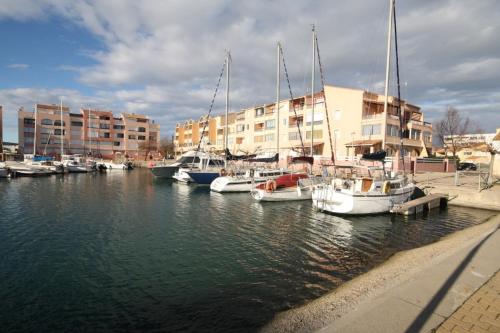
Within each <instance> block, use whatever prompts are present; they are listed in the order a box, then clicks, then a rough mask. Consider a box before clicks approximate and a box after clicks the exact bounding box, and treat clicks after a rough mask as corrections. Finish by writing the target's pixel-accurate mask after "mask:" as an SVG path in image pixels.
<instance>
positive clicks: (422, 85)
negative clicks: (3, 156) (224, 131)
mask: <svg viewBox="0 0 500 333" xmlns="http://www.w3.org/2000/svg"><path fill="white" fill-rule="evenodd" d="M396 13H397V29H398V48H399V64H400V75H401V82H402V98H403V99H405V100H407V101H409V102H410V103H412V104H415V105H418V106H420V107H421V108H422V110H423V112H424V117H425V120H426V121H429V122H433V121H435V120H437V119H440V118H441V117H442V116H443V114H444V112H445V111H446V109H447V108H448V107H455V108H457V109H458V110H460V112H461V113H462V114H463V116H464V117H469V118H470V119H471V120H472V121H473V122H474V124H475V127H476V128H477V129H478V130H482V131H484V132H486V133H493V132H495V129H496V128H497V127H500V20H499V19H498V18H499V17H500V2H499V1H498V0H480V1H465V0H461V1H458V0H440V1H435V0H419V1H397V2H396ZM387 20H388V1H387V0H350V1H331V0H330V1H328V0H315V1H312V0H296V1H284V0H283V1H280V0H274V1H273V0H267V1H264V0H255V1H229V0H211V1H189V0H157V1H155V0H144V1H136V0H100V1H98V0H2V1H0V46H1V47H0V105H3V107H4V140H5V141H14V142H17V110H18V109H19V108H20V107H24V108H25V109H33V105H34V103H36V102H39V103H47V104H52V103H54V104H58V103H59V100H60V99H61V98H62V99H63V103H64V104H65V105H69V106H70V108H71V111H72V112H78V110H79V108H80V107H82V106H85V107H91V108H97V109H106V110H112V111H113V112H115V113H120V112H136V113H143V114H146V115H149V116H150V117H151V118H152V119H154V120H155V121H156V122H158V123H159V124H160V125H161V128H162V129H161V132H162V136H163V137H166V136H170V135H172V134H173V132H174V131H175V124H176V123H177V122H179V121H183V120H187V119H189V118H193V119H197V118H199V117H201V116H202V115H204V114H206V113H207V112H208V110H209V106H210V102H211V99H212V96H213V94H214V90H215V86H216V83H217V80H218V77H219V73H220V70H221V67H222V64H223V62H224V57H225V54H226V50H230V52H231V56H232V64H231V71H230V74H231V75H230V94H229V100H230V110H231V111H237V110H240V109H242V108H248V107H252V106H257V105H262V104H266V103H272V102H273V101H274V100H275V99H276V96H275V95H276V91H275V90H276V89H275V85H276V44H277V42H278V41H279V42H281V44H282V45H283V49H284V56H285V61H286V65H287V70H288V72H289V76H290V80H291V88H292V91H293V95H294V96H301V95H305V94H308V93H310V91H311V73H312V38H311V25H312V24H314V25H315V26H316V31H317V36H318V44H319V50H320V56H321V61H322V65H323V66H322V67H323V68H322V69H323V73H324V77H325V81H326V84H331V85H337V86H343V87H351V88H359V89H366V90H370V91H374V92H378V93H383V86H384V71H385V57H386V39H387ZM392 63H393V66H392V67H391V75H392V79H391V80H390V93H391V94H396V90H395V86H396V81H395V79H394V78H395V75H394V74H395V66H394V61H393V62H392ZM315 77H316V80H315V90H319V89H320V79H319V77H320V75H319V71H318V66H316V74H315ZM284 80H285V78H284V76H282V83H281V87H282V89H281V92H280V94H281V96H282V99H285V98H288V97H289V92H288V88H287V87H286V84H285V82H286V81H284ZM224 91H225V83H224V82H223V84H222V87H221V89H220V90H219V93H218V95H217V97H216V100H215V107H214V113H215V114H220V113H222V112H223V110H224V107H225V104H224V103H225V96H224Z"/></svg>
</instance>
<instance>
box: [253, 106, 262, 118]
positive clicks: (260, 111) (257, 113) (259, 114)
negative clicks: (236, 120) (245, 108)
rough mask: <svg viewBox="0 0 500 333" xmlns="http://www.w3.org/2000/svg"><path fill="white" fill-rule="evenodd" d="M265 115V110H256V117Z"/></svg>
mask: <svg viewBox="0 0 500 333" xmlns="http://www.w3.org/2000/svg"><path fill="white" fill-rule="evenodd" d="M263 115H264V108H257V109H255V116H256V117H260V116H263Z"/></svg>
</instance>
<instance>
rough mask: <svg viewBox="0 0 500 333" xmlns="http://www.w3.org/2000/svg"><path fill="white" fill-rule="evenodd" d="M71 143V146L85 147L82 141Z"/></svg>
mask: <svg viewBox="0 0 500 333" xmlns="http://www.w3.org/2000/svg"><path fill="white" fill-rule="evenodd" d="M70 143H71V145H75V146H82V145H83V141H82V140H71V141H70Z"/></svg>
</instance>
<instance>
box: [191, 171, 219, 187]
mask: <svg viewBox="0 0 500 333" xmlns="http://www.w3.org/2000/svg"><path fill="white" fill-rule="evenodd" d="M188 175H189V177H191V178H192V179H193V181H194V182H195V183H197V184H201V185H210V184H211V183H212V182H213V181H214V179H215V178H217V177H219V176H220V175H219V173H218V172H215V171H210V172H209V171H202V172H188Z"/></svg>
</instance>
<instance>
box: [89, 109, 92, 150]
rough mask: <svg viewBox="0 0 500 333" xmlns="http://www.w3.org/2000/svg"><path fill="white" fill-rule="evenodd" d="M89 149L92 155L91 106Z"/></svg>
mask: <svg viewBox="0 0 500 333" xmlns="http://www.w3.org/2000/svg"><path fill="white" fill-rule="evenodd" d="M89 149H90V156H92V124H91V123H90V107H89Z"/></svg>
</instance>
